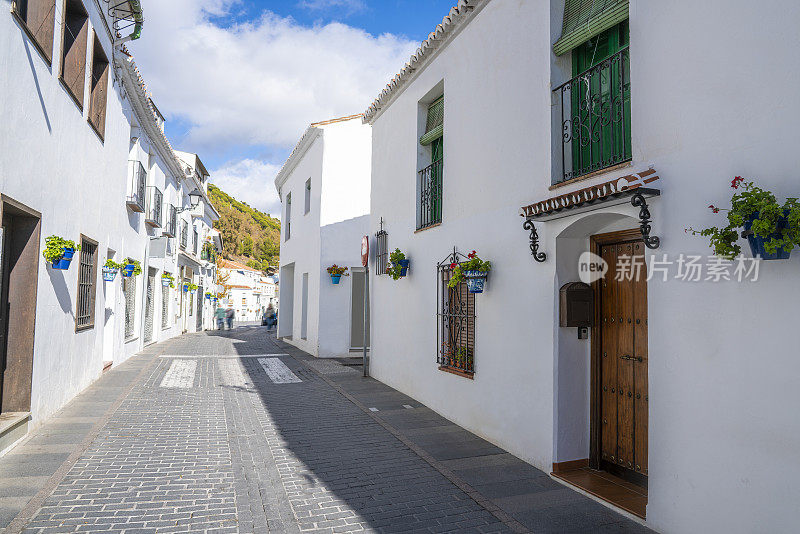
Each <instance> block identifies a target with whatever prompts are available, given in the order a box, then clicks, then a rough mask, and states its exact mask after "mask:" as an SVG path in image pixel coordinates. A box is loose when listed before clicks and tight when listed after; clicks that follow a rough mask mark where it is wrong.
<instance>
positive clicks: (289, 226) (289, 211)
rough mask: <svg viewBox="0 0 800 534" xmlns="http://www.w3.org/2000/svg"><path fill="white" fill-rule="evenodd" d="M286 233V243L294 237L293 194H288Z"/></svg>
mask: <svg viewBox="0 0 800 534" xmlns="http://www.w3.org/2000/svg"><path fill="white" fill-rule="evenodd" d="M285 224H286V233H285V234H284V238H283V240H284V241H289V238H290V237H292V194H291V193H287V194H286V223H285Z"/></svg>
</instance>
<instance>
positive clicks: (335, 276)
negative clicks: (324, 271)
mask: <svg viewBox="0 0 800 534" xmlns="http://www.w3.org/2000/svg"><path fill="white" fill-rule="evenodd" d="M341 280H342V275H341V274H332V275H331V282H333V285H338V284H339V282H340V281H341Z"/></svg>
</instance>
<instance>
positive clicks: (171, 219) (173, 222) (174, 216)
mask: <svg viewBox="0 0 800 534" xmlns="http://www.w3.org/2000/svg"><path fill="white" fill-rule="evenodd" d="M166 216H167V220H166V221H165V224H164V230H162V231H161V235H163V236H165V237H176V236H177V235H178V208H176V207H175V206H173V205H172V204H169V205H168V206H167V213H166Z"/></svg>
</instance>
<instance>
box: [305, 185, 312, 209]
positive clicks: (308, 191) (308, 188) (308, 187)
mask: <svg viewBox="0 0 800 534" xmlns="http://www.w3.org/2000/svg"><path fill="white" fill-rule="evenodd" d="M309 211H311V178H309V179H308V180H306V209H305V212H304V213H305V214H308V212H309Z"/></svg>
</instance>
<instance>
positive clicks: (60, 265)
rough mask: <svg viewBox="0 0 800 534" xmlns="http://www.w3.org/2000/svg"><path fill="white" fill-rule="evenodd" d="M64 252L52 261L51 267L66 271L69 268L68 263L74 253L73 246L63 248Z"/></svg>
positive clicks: (70, 261)
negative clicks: (59, 257)
mask: <svg viewBox="0 0 800 534" xmlns="http://www.w3.org/2000/svg"><path fill="white" fill-rule="evenodd" d="M63 250H64V253H63V255H62V256H61V259H58V260H56V261H54V262H53V264H52V265H53V269H58V270H59V271H66V270H67V269H69V264H70V263H72V257H73V256H74V255H75V249H74V248H64V249H63Z"/></svg>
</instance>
